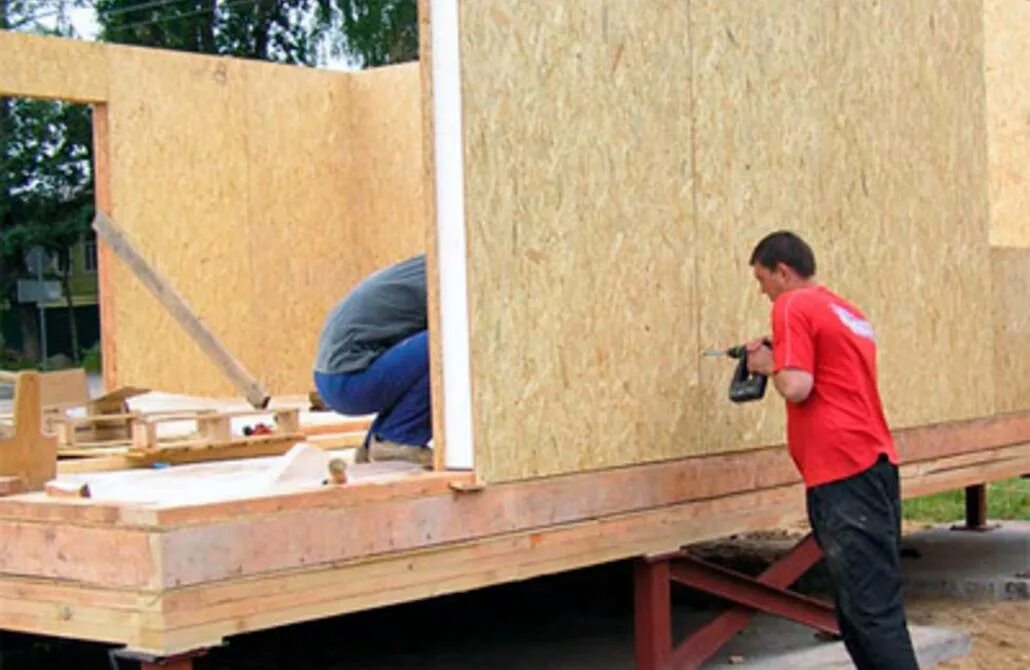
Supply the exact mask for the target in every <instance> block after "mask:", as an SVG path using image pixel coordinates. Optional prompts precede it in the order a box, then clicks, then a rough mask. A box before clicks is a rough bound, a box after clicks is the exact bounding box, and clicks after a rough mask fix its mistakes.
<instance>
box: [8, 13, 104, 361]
mask: <svg viewBox="0 0 1030 670" xmlns="http://www.w3.org/2000/svg"><path fill="white" fill-rule="evenodd" d="M71 6H72V3H71V2H64V1H63V0H57V1H56V2H55V1H51V2H42V1H39V0H0V28H16V29H20V30H27V31H32V32H40V33H51V34H65V35H67V34H70V33H71V27H70V23H69V21H68V18H67V11H68V9H69V8H70V7H71ZM92 216H93V174H92V126H91V121H90V117H89V110H88V108H86V107H83V106H80V105H71V104H66V103H62V102H54V101H44V100H21V99H11V98H4V99H0V292H2V294H3V295H11V293H12V292H13V291H12V289H13V286H14V282H15V281H16V280H17V279H18V278H19V277H21V276H24V274H25V270H24V264H23V262H22V259H23V258H24V255H25V253H26V251H27V250H28V249H29V248H31V247H32V246H34V245H40V246H42V247H44V248H45V249H47V250H48V251H49V252H50V253H51V255H52V256H53V257H54V258H56V263H55V264H54V267H53V269H52V271H50V272H49V273H48V275H49V276H50V277H51V278H53V277H56V278H58V279H59V280H60V281H61V283H62V285H63V286H64V295H65V304H66V308H67V309H68V312H69V323H70V327H71V341H72V357H73V359H75V360H76V361H77V360H78V354H79V351H78V350H79V345H78V333H77V329H76V327H75V319H74V305H73V303H72V295H71V291H70V287H69V280H70V274H71V262H70V257H69V254H70V251H71V249H72V248H73V247H74V245H75V244H76V243H78V242H79V241H80V240H82V239H84V238H86V237H89V236H91V235H92V232H91V231H90V228H89V222H90V220H91V218H92ZM15 309H16V310H17V312H18V314H19V321H20V323H21V330H22V336H23V337H22V339H23V341H24V342H25V345H26V352H25V353H26V354H28V355H29V356H31V357H36V356H38V352H37V351H36V333H37V332H38V331H37V327H38V324H36V323H35V312H34V310H33V308H32V306H31V305H22V304H16V307H15Z"/></svg>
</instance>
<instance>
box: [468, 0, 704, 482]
mask: <svg viewBox="0 0 1030 670" xmlns="http://www.w3.org/2000/svg"><path fill="white" fill-rule="evenodd" d="M461 11H462V15H461V26H462V40H461V51H462V77H463V97H464V99H463V105H464V108H465V110H466V113H467V114H468V116H467V117H466V118H465V120H464V121H465V127H466V132H465V139H466V147H465V153H466V191H467V196H466V198H467V216H468V222H467V226H468V244H469V254H470V256H471V263H470V269H469V270H470V274H469V282H470V287H471V288H470V308H469V311H470V314H471V324H470V327H471V330H472V332H471V338H472V342H471V345H472V346H471V348H472V368H473V393H474V408H473V412H474V425H473V431H474V439H475V441H476V468H477V472H482V474H483V476H484V477H485V478H488V479H492V480H496V479H510V478H515V477H533V476H542V475H549V474H554V473H559V472H572V471H577V470H583V469H590V468H598V467H604V466H608V465H618V464H622V463H627V462H636V461H647V460H654V459H656V458H672V457H674V456H677V455H680V454H682V453H683V451H684V449H685V448H687V447H688V446H689V445H691V444H695V443H696V442H697V438H698V428H699V423H698V418H699V413H698V399H699V397H700V396H699V388H698V385H697V352H698V341H697V328H696V299H695V285H696V281H695V268H694V264H695V256H694V254H695V244H694V243H695V239H694V235H695V224H694V219H693V213H692V204H691V198H690V189H691V151H690V76H689V64H690V52H689V43H688V40H687V28H688V26H687V8H686V5H685V4H684V3H682V2H647V3H640V2H636V1H635V0H621V1H617V2H606V3H599V2H553V1H551V0H533V1H527V2H520V3H518V6H517V8H516V7H515V6H514V5H512V4H511V3H508V2H500V1H490V2H467V3H462V4H461Z"/></svg>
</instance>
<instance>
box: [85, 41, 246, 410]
mask: <svg viewBox="0 0 1030 670" xmlns="http://www.w3.org/2000/svg"><path fill="white" fill-rule="evenodd" d="M109 64H110V84H109V85H110V103H109V106H108V114H109V116H108V121H109V133H110V135H109V139H108V142H109V145H108V146H109V152H110V170H111V174H110V183H111V196H112V210H113V211H112V214H113V220H114V222H115V224H116V225H118V226H119V227H121V228H122V229H123V230H124V231H125V232H126V234H127V235H128V236H129V237H130V238H131V240H132V241H133V242H134V243H135V244H136V246H137V247H138V248H139V250H140V252H141V253H142V254H143V255H144V257H146V258H147V259H148V260H150V262H151V263H153V264H154V265H155V266H156V267H157V268H158V269H159V270H160V271H161V273H162V274H163V275H164V276H165V277H166V278H167V279H168V280H169V281H170V282H171V283H172V284H173V285H174V286H175V288H176V289H177V290H178V291H179V293H180V294H181V295H182V296H183V298H185V299H186V301H187V302H188V303H189V304H190V306H191V307H192V308H193V310H194V311H195V312H196V313H197V315H198V316H199V317H200V318H201V319H202V320H203V321H204V322H205V323H206V324H207V325H208V327H209V328H210V329H211V330H212V331H213V332H214V333H215V335H216V336H218V337H219V339H220V340H221V341H222V343H223V344H224V345H225V346H226V347H227V348H228V349H229V351H230V352H233V354H234V355H235V356H236V357H237V358H239V359H240V360H241V362H243V364H244V365H247V366H248V367H250V368H251V370H252V371H254V370H255V369H256V368H255V367H253V363H254V361H251V360H247V358H246V357H245V356H243V355H241V351H242V350H243V348H244V344H245V343H246V340H247V333H248V331H251V330H252V329H253V328H254V325H255V316H256V315H254V314H253V312H252V309H251V304H250V277H251V259H250V254H249V253H248V252H249V249H248V247H249V242H250V240H249V239H248V238H249V235H248V231H247V224H248V221H247V219H248V207H247V205H248V198H247V195H248V184H247V171H246V169H245V168H246V165H247V144H248V137H247V125H246V117H245V115H244V110H245V109H246V80H245V77H246V72H245V69H244V64H243V63H242V62H238V61H231V60H227V59H220V58H200V57H189V58H184V57H183V56H180V55H179V54H174V53H168V52H156V51H146V50H141V49H117V50H115V49H112V50H111V52H110V54H109ZM113 284H114V290H115V300H114V305H115V314H114V325H115V331H114V332H113V333H110V332H105V333H104V334H103V335H104V337H108V336H113V337H114V338H115V342H116V344H115V351H116V356H117V361H116V365H117V370H118V378H117V382H118V383H119V384H133V385H143V386H150V387H152V388H159V389H167V390H170V391H186V390H190V391H194V392H205V393H206V392H220V391H229V389H231V387H229V386H228V385H227V383H226V382H225V380H224V379H223V378H222V377H221V375H220V374H219V372H218V371H217V369H216V368H215V367H214V366H213V365H212V364H211V363H210V362H209V361H208V360H207V358H206V357H205V356H204V355H203V354H202V353H201V352H200V350H199V349H198V348H197V347H196V345H194V344H193V342H192V341H191V340H190V339H189V337H188V336H187V335H186V334H185V332H184V331H183V330H182V328H180V327H179V326H178V324H177V323H176V322H175V321H174V320H173V319H172V318H171V317H170V316H169V315H168V313H167V312H166V311H165V310H164V308H163V307H161V305H160V304H159V303H158V302H157V301H156V300H154V299H153V298H152V297H151V296H150V294H149V293H148V292H147V291H146V289H144V288H143V286H142V284H140V283H139V282H138V281H137V280H136V279H135V277H134V275H133V274H132V273H131V271H129V270H128V269H127V268H126V267H124V266H123V265H121V264H120V263H118V264H116V265H115V267H114V282H113ZM103 299H104V296H101V300H103Z"/></svg>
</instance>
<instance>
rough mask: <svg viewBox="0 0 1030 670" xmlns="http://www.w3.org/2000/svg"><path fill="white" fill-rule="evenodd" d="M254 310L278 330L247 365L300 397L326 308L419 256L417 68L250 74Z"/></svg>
mask: <svg viewBox="0 0 1030 670" xmlns="http://www.w3.org/2000/svg"><path fill="white" fill-rule="evenodd" d="M248 76H249V78H248V83H249V86H248V104H247V107H246V109H247V110H249V113H248V117H247V127H248V136H249V137H250V138H251V141H250V143H249V146H248V154H247V155H248V157H249V161H248V183H249V188H248V192H249V193H250V203H249V212H250V227H251V228H250V230H251V233H250V237H249V238H248V239H249V240H250V249H249V256H250V257H251V258H252V259H253V262H254V265H253V296H252V298H251V306H252V309H253V311H254V313H255V314H257V315H258V318H259V321H262V322H264V323H276V324H278V325H279V327H275V328H270V329H262V328H260V326H259V328H258V330H257V331H254V332H251V333H249V335H250V337H249V339H248V341H247V342H245V343H244V344H243V345H242V350H241V351H242V352H243V354H242V355H243V356H244V357H245V358H246V359H249V360H252V361H254V364H255V365H261V361H262V360H263V359H269V363H271V364H270V365H267V366H266V367H265V370H266V372H265V378H264V380H263V381H265V383H266V384H268V385H269V386H270V387H271V388H274V389H283V390H287V389H289V390H291V391H303V390H304V389H305V388H307V386H308V385H310V384H311V382H310V377H311V364H312V361H313V359H314V355H315V348H316V345H317V340H318V336H319V332H320V330H321V326H322V322H323V320H324V318H325V315H326V313H327V312H328V310H329V308H330V307H331V306H332V305H333V304H334V303H335V302H336V301H338V300H339V299H340V298H341V297H342V296H343V295H344V294H345V293H346V292H347V290H349V289H350V288H351V287H353V286H354V285H355V284H357V282H358V281H360V280H361V279H362V278H363V277H364V276H365V275H367V274H369V273H371V272H372V271H374V270H376V269H378V268H380V267H382V266H384V265H387V264H389V263H391V262H394V261H397V260H400V259H402V258H405V257H408V256H412V255H414V254H416V253H419V252H421V251H423V250H424V243H425V222H424V221H422V219H421V218H420V216H421V211H422V192H421V188H420V186H421V182H420V174H421V162H420V161H421V132H420V131H421V128H420V123H421V113H420V110H419V84H418V71H417V66H415V65H405V66H401V67H396V68H390V69H387V70H382V71H372V72H367V73H362V75H361V76H360V77H359V76H347V77H341V76H332V77H329V76H327V75H326V73H324V72H318V71H313V70H299V69H295V68H283V67H280V66H273V65H259V64H254V65H253V66H251V67H250V69H249V70H248Z"/></svg>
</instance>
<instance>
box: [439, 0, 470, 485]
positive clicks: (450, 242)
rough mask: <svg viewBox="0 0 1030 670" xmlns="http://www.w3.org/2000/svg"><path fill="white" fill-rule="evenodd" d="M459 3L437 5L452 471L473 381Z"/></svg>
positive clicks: (466, 453)
mask: <svg viewBox="0 0 1030 670" xmlns="http://www.w3.org/2000/svg"><path fill="white" fill-rule="evenodd" d="M458 2H459V0H431V4H430V11H431V14H430V21H431V25H432V49H433V55H432V59H433V129H434V133H435V137H434V138H433V153H434V156H433V161H434V167H435V169H436V184H435V188H436V239H437V244H438V248H437V260H438V262H439V266H440V267H439V277H440V303H441V305H440V321H441V322H442V330H443V333H442V337H443V346H442V349H443V389H444V430H445V432H446V435H445V438H446V442H447V453H446V457H445V462H446V465H447V467H448V468H471V467H472V465H473V452H472V380H471V372H470V366H469V321H468V278H467V273H466V262H467V260H466V258H465V249H466V247H465V165H464V157H463V147H462V125H461V61H460V59H459V49H458V23H459V21H458Z"/></svg>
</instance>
